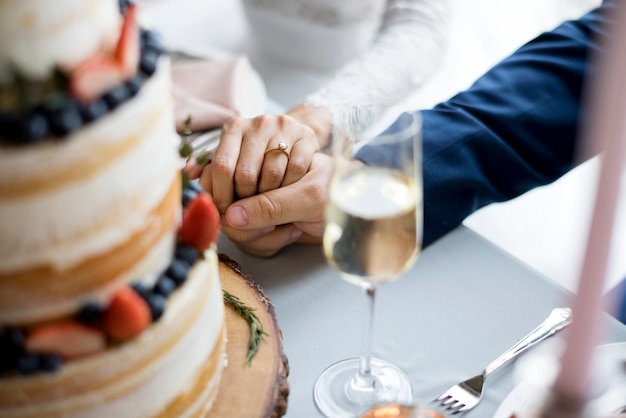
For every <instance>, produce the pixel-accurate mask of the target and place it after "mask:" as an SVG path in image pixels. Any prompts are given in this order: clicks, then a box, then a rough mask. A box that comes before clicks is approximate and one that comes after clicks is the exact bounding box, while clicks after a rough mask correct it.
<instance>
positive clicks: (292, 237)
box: [233, 225, 302, 257]
mask: <svg viewBox="0 0 626 418" xmlns="http://www.w3.org/2000/svg"><path fill="white" fill-rule="evenodd" d="M301 237H302V231H300V230H299V229H298V228H296V227H295V226H293V225H282V226H279V227H277V228H276V229H275V230H274V231H272V232H270V233H268V234H265V235H263V236H261V237H259V238H257V239H255V240H250V241H241V242H237V241H233V242H234V243H235V245H236V246H237V247H238V248H239V249H241V250H242V251H245V252H247V253H249V254H252V255H254V256H257V257H272V256H274V255H276V254H277V253H278V252H279V251H280V250H282V249H283V248H285V247H286V246H288V245H289V244H292V243H294V242H296V241H297V240H298V239H300V238H301Z"/></svg>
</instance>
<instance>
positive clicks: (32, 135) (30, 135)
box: [17, 111, 49, 143]
mask: <svg viewBox="0 0 626 418" xmlns="http://www.w3.org/2000/svg"><path fill="white" fill-rule="evenodd" d="M17 129H18V133H17V136H18V137H19V138H20V139H23V140H25V141H27V142H30V143H34V142H36V141H37V140H39V139H42V138H43V137H45V136H46V135H48V130H49V125H48V119H47V118H46V117H45V115H44V114H43V113H41V112H38V111H32V112H30V114H28V115H26V116H25V117H23V118H22V119H21V120H20V122H19V125H18V128H17Z"/></svg>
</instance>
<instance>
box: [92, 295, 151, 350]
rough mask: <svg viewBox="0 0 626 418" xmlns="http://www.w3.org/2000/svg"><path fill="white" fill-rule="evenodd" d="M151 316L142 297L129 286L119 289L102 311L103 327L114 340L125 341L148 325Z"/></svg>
mask: <svg viewBox="0 0 626 418" xmlns="http://www.w3.org/2000/svg"><path fill="white" fill-rule="evenodd" d="M151 320H152V316H151V313H150V308H149V307H148V304H147V303H146V301H145V300H144V299H142V297H141V296H139V294H138V293H137V292H135V291H134V290H133V289H132V288H130V287H123V288H121V289H119V290H118V291H117V292H116V293H115V294H114V295H113V299H112V300H111V303H110V304H109V306H108V307H107V309H106V310H105V311H104V318H103V328H104V332H105V333H106V335H108V336H109V337H110V338H111V339H113V340H115V341H126V340H130V339H131V338H133V337H135V336H137V335H139V334H141V333H142V332H143V331H144V330H145V329H146V328H148V327H149V326H150V322H151Z"/></svg>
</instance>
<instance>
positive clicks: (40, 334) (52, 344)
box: [25, 320, 106, 359]
mask: <svg viewBox="0 0 626 418" xmlns="http://www.w3.org/2000/svg"><path fill="white" fill-rule="evenodd" d="M105 347H106V337H105V335H104V333H102V331H100V330H98V329H96V328H92V327H89V326H86V325H83V324H81V323H79V322H76V321H73V320H67V321H63V322H55V323H50V324H45V325H40V326H38V327H36V328H35V329H33V330H32V331H31V332H30V333H29V334H28V336H27V337H26V342H25V348H26V350H27V351H31V352H36V353H51V354H58V355H60V356H61V357H63V358H65V359H73V358H78V357H83V356H87V355H89V354H94V353H97V352H100V351H102V350H104V349H105Z"/></svg>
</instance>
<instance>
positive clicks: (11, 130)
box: [0, 113, 19, 138]
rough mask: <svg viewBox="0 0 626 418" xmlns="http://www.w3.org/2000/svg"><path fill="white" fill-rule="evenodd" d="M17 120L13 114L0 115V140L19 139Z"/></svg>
mask: <svg viewBox="0 0 626 418" xmlns="http://www.w3.org/2000/svg"><path fill="white" fill-rule="evenodd" d="M18 131H19V119H18V118H17V115H16V114H14V113H0V138H19V137H18Z"/></svg>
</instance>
